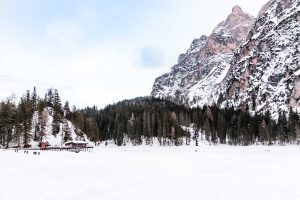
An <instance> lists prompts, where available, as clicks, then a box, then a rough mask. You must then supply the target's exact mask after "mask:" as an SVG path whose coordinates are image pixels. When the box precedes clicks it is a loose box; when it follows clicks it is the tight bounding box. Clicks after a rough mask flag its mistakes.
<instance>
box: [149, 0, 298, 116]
mask: <svg viewBox="0 0 300 200" xmlns="http://www.w3.org/2000/svg"><path fill="white" fill-rule="evenodd" d="M299 37H300V0H271V1H269V2H268V3H267V4H265V5H264V6H263V7H262V9H261V11H260V12H259V14H258V16H257V18H256V19H255V18H253V17H251V16H249V15H248V14H246V13H244V12H243V11H242V10H241V9H240V7H238V6H236V7H234V8H233V10H232V13H231V14H230V15H229V16H228V18H227V19H226V20H225V21H224V22H221V23H220V24H219V25H218V26H217V27H216V28H215V29H214V30H213V32H212V34H211V35H210V36H209V37H205V36H202V37H201V38H200V39H196V40H194V41H193V43H192V45H191V47H190V49H189V50H188V51H187V52H186V53H185V54H183V55H181V56H180V57H179V61H178V64H177V65H175V66H174V67H172V69H171V72H170V73H167V74H165V75H163V76H161V77H159V78H157V79H156V80H155V83H154V85H153V90H152V93H151V95H152V96H155V97H160V98H165V99H169V100H172V101H174V102H176V103H184V104H188V105H190V106H203V105H211V104H214V103H216V104H218V105H222V106H223V107H224V106H226V105H233V106H234V107H236V108H246V105H248V107H249V109H250V111H257V112H264V111H266V110H270V111H271V114H272V115H273V118H275V119H276V117H277V116H278V113H279V112H281V111H288V110H289V108H298V107H299V105H300V102H299V100H300V64H299V63H300V60H299V59H300V53H299V51H300V45H299V41H300V38H299Z"/></svg>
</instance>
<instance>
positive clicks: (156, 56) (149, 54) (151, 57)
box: [139, 46, 165, 68]
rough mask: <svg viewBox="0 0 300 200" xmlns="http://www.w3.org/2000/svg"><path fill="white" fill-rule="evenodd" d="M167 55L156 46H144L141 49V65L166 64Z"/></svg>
mask: <svg viewBox="0 0 300 200" xmlns="http://www.w3.org/2000/svg"><path fill="white" fill-rule="evenodd" d="M164 61H165V57H164V55H163V53H162V51H161V50H159V49H157V48H154V47H149V46H147V47H143V48H141V49H140V50H139V63H140V66H141V67H145V68H155V67H160V66H162V65H163V64H164Z"/></svg>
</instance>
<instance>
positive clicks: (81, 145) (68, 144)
mask: <svg viewBox="0 0 300 200" xmlns="http://www.w3.org/2000/svg"><path fill="white" fill-rule="evenodd" d="M65 146H66V147H72V148H85V147H87V142H85V141H70V142H66V143H65Z"/></svg>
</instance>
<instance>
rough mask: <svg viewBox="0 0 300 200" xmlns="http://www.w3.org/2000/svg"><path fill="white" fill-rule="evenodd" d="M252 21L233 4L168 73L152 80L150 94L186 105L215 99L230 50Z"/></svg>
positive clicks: (244, 35)
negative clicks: (221, 20)
mask: <svg viewBox="0 0 300 200" xmlns="http://www.w3.org/2000/svg"><path fill="white" fill-rule="evenodd" d="M253 22H254V18H253V17H252V16H250V15H249V14H247V13H244V12H243V11H242V9H241V8H240V7H239V6H235V7H234V8H233V9H232V13H231V14H230V15H229V16H228V17H227V19H226V20H225V21H223V22H221V23H219V24H218V25H217V27H216V28H215V29H214V30H213V32H212V34H211V35H210V36H208V37H207V36H201V37H200V38H199V39H195V40H194V41H193V42H192V44H191V46H190V48H189V49H188V50H187V52H186V53H185V54H181V55H180V56H179V59H178V64H176V65H175V66H173V67H172V69H171V72H169V73H167V74H164V75H162V76H161V77H159V78H157V79H156V80H155V83H154V85H153V90H152V93H151V95H152V96H154V97H159V98H165V99H169V100H172V101H174V102H176V103H185V104H189V105H200V106H201V105H204V104H212V103H213V102H216V100H217V98H218V96H219V95H217V94H218V93H219V91H218V90H217V87H216V85H219V84H220V83H221V81H222V80H223V79H224V77H225V75H226V74H227V72H228V70H229V66H230V65H229V63H230V60H231V58H232V56H233V52H234V51H235V50H236V49H237V47H238V46H239V45H240V44H241V43H242V42H243V41H244V40H245V38H246V36H247V34H248V32H249V30H250V28H251V26H252V25H253Z"/></svg>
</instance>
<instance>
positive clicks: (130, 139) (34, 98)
mask: <svg viewBox="0 0 300 200" xmlns="http://www.w3.org/2000/svg"><path fill="white" fill-rule="evenodd" d="M50 117H51V118H52V122H51V124H50V125H51V130H52V131H51V133H52V134H53V135H54V136H56V135H57V134H58V133H61V134H62V135H63V142H66V141H70V140H71V139H72V138H71V130H70V128H71V127H70V124H69V122H71V123H72V124H73V126H74V131H75V133H76V135H77V136H78V137H83V136H84V134H86V135H87V137H88V138H89V139H90V140H91V141H93V142H95V143H99V142H108V141H112V142H113V143H115V144H116V145H119V146H121V145H126V144H133V145H140V144H142V143H143V142H145V143H146V144H148V145H151V144H153V143H154V140H158V142H159V144H160V145H183V144H185V145H190V144H191V141H194V143H195V144H196V145H198V143H199V140H207V141H209V142H210V143H212V144H230V145H251V144H257V143H261V144H266V145H273V144H275V143H279V144H286V143H299V141H300V118H299V115H298V113H295V112H293V111H292V110H290V111H289V115H287V114H286V113H279V117H278V120H276V121H275V120H273V119H272V118H271V115H270V113H269V112H266V113H265V114H264V115H262V114H257V113H256V114H254V115H250V114H249V110H248V108H247V107H246V108H245V109H243V110H242V109H233V108H232V107H225V108H223V109H221V108H219V107H218V106H216V105H213V106H204V107H202V108H199V107H198V108H190V107H186V106H184V105H178V104H175V103H172V102H170V101H167V100H162V99H156V98H153V97H140V98H135V99H131V100H124V101H121V102H119V103H116V104H113V105H108V106H107V107H105V108H104V109H98V108H97V107H96V106H93V107H87V108H85V109H77V108H76V107H75V106H72V107H70V105H69V102H68V101H66V102H65V103H64V104H62V103H61V99H60V96H59V94H58V91H57V90H56V89H49V90H48V91H47V92H46V94H45V96H44V97H43V98H41V97H39V96H38V95H37V94H36V89H35V88H34V89H33V91H32V92H30V91H29V90H28V91H26V93H25V94H24V95H23V96H22V97H21V98H20V100H19V101H18V103H16V100H15V99H14V98H7V99H6V100H3V101H1V102H0V145H1V146H3V147H9V146H12V145H15V146H22V147H30V144H31V141H35V142H41V141H43V139H44V138H45V137H44V136H45V134H46V128H47V126H49V124H47V123H49V118H50ZM48 129H49V127H48Z"/></svg>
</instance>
